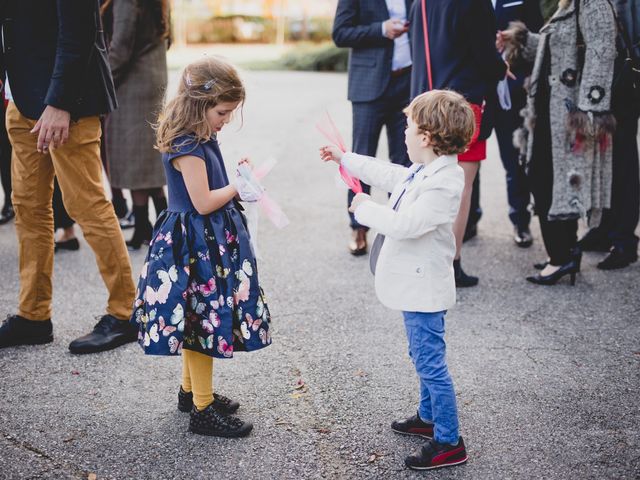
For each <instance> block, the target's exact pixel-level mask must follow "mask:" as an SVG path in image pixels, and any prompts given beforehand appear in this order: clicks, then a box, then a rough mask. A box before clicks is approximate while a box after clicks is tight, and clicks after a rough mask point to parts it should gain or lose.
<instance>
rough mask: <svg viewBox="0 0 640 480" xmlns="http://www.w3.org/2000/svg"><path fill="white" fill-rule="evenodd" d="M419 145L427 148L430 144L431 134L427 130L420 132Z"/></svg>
mask: <svg viewBox="0 0 640 480" xmlns="http://www.w3.org/2000/svg"><path fill="white" fill-rule="evenodd" d="M420 146H421V147H422V148H427V147H429V146H431V134H430V133H429V132H424V133H423V134H422V139H421V142H420Z"/></svg>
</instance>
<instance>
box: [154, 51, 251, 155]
mask: <svg viewBox="0 0 640 480" xmlns="http://www.w3.org/2000/svg"><path fill="white" fill-rule="evenodd" d="M245 96H246V93H245V89H244V85H243V84H242V81H241V80H240V76H239V75H238V72H237V71H236V69H235V68H234V67H233V65H231V64H230V63H228V62H227V61H225V60H223V59H222V58H220V57H215V56H211V57H206V58H203V59H202V60H199V61H197V62H194V63H191V64H190V65H188V66H187V67H186V68H185V69H184V71H183V72H182V77H181V79H180V85H179V86H178V93H177V94H176V96H175V97H174V98H173V99H172V100H170V101H169V102H168V103H167V104H166V105H165V107H164V109H163V111H162V113H160V115H159V117H158V123H157V124H156V125H154V127H155V129H156V148H157V149H158V150H160V151H161V152H171V151H172V150H173V142H174V140H175V139H176V138H178V137H180V136H182V135H194V136H195V139H196V141H198V142H206V141H208V140H209V139H210V138H211V136H212V135H213V132H212V131H211V127H210V126H209V123H208V122H207V117H206V113H207V110H208V109H209V108H212V107H215V106H216V105H218V104H220V103H236V102H240V104H242V103H244V100H245Z"/></svg>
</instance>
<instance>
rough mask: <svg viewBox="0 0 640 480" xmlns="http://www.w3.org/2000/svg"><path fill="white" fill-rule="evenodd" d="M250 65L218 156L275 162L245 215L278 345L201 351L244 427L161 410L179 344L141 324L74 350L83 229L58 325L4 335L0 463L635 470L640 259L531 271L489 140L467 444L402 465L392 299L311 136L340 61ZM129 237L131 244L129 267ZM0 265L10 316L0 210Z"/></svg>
mask: <svg viewBox="0 0 640 480" xmlns="http://www.w3.org/2000/svg"><path fill="white" fill-rule="evenodd" d="M244 76H245V78H246V81H247V88H248V97H247V103H246V105H245V107H244V110H243V115H242V119H240V118H238V120H237V122H236V123H235V124H232V125H230V126H228V127H227V129H226V130H225V131H224V132H223V133H222V134H221V136H220V141H221V148H222V151H223V153H224V155H225V158H226V161H227V162H228V165H229V167H230V168H231V167H232V165H233V164H234V162H235V161H237V160H238V159H239V158H240V157H241V156H245V155H248V156H250V157H251V158H252V160H253V161H254V163H256V164H260V163H261V162H262V161H266V160H267V159H268V158H275V159H276V160H277V161H278V164H277V166H276V167H275V168H274V170H273V171H272V172H271V173H270V174H269V176H268V177H267V178H266V179H265V184H266V186H267V188H268V191H269V193H270V194H271V196H272V197H273V198H274V199H276V200H277V201H278V202H279V203H280V205H281V206H282V207H283V209H284V210H285V211H286V213H287V215H288V216H289V218H290V220H291V224H290V225H289V226H288V227H286V228H285V229H283V230H278V229H276V228H275V227H273V226H272V225H270V224H269V223H268V221H267V220H266V219H264V217H263V218H261V220H260V228H259V234H258V236H259V245H260V250H261V252H262V257H263V258H262V260H261V262H260V263H259V268H260V276H261V280H262V283H263V286H264V288H265V291H266V293H267V296H268V300H269V305H270V308H271V311H272V314H273V324H272V328H273V345H272V346H271V347H269V348H267V349H264V350H261V351H259V352H255V353H251V354H238V355H236V357H235V358H234V359H233V360H221V361H217V362H216V363H215V378H214V385H215V388H216V389H217V391H219V392H220V393H222V394H225V395H227V396H229V397H232V398H234V399H237V400H239V401H240V402H241V404H242V406H241V409H240V410H239V412H238V414H239V415H241V416H242V418H244V419H247V420H250V421H252V422H253V423H254V430H253V432H252V434H251V435H250V437H248V438H246V439H241V440H229V439H220V438H209V437H201V436H197V435H193V434H190V433H188V432H187V425H188V415H187V414H183V413H180V412H179V411H178V410H177V409H176V401H177V391H178V385H179V379H180V376H179V375H180V368H181V361H180V359H178V358H165V357H145V355H143V353H142V351H141V349H140V348H139V347H138V346H137V345H136V344H130V345H127V346H125V347H122V348H119V349H116V350H113V351H110V352H104V353H101V354H95V355H87V356H74V355H71V354H70V353H69V352H68V350H67V346H68V344H69V342H70V341H71V340H73V339H74V338H76V337H78V336H80V335H82V334H84V333H86V332H88V331H89V330H90V329H91V328H92V326H93V324H94V323H95V318H94V317H96V316H98V315H101V314H102V313H103V311H104V306H105V304H106V291H105V289H104V286H103V284H102V282H101V278H100V276H99V274H98V271H97V268H96V265H95V260H94V258H93V254H92V252H91V250H90V248H89V246H88V244H87V243H86V242H85V241H84V240H83V239H81V249H80V251H78V252H61V253H59V254H56V257H55V261H56V264H55V275H54V301H53V304H54V305H53V306H54V316H53V322H54V335H55V341H54V342H53V343H52V344H49V345H45V346H37V347H18V348H10V349H3V350H0V478H2V479H66V478H98V479H101V478H110V479H173V478H175V479H191V478H194V479H200V478H202V479H209V478H211V479H213V478H247V479H319V478H327V479H334V478H335V479H392V478H393V479H396V478H397V479H418V478H439V479H483V480H489V479H540V478H544V479H637V478H640V447H639V445H640V407H639V405H640V294H639V288H638V283H639V280H640V263H636V264H634V265H633V266H631V267H629V268H627V269H624V270H621V271H615V272H602V271H600V270H597V269H596V268H595V265H596V263H597V262H598V261H599V260H600V259H601V258H602V256H603V254H591V253H587V254H585V258H584V260H583V268H582V273H581V274H580V275H579V276H578V280H577V284H576V286H574V287H571V286H569V284H568V282H567V281H566V280H565V281H562V282H560V284H559V285H556V286H554V287H542V286H535V285H531V284H529V283H527V282H526V281H525V276H527V275H530V274H531V273H532V272H533V268H532V264H533V263H534V262H536V261H540V260H542V259H544V258H545V253H544V249H543V246H542V241H541V239H540V235H539V228H538V223H537V220H534V222H533V224H532V230H533V232H534V234H535V243H534V245H533V246H532V247H531V248H529V249H520V248H517V247H516V246H515V245H514V243H513V240H512V233H513V232H512V228H511V226H510V223H509V220H508V216H507V203H506V187H505V178H504V170H503V168H502V166H501V163H500V160H499V157H498V155H497V147H496V143H495V140H494V139H492V140H491V142H490V147H489V159H488V160H487V161H486V162H484V164H483V166H482V173H481V179H482V188H481V190H482V206H483V209H484V216H483V218H482V221H481V223H480V226H479V235H478V237H477V238H475V239H473V240H472V241H470V242H468V243H467V244H465V247H464V251H463V265H464V267H465V269H466V270H467V271H468V272H469V273H471V274H477V275H478V276H479V277H480V284H479V286H478V287H476V288H472V289H468V290H463V291H459V298H458V304H457V305H456V306H455V307H454V308H452V309H451V310H450V311H449V313H448V315H447V342H448V352H447V353H448V361H449V366H450V370H451V374H452V376H453V379H454V382H455V386H456V391H457V399H458V407H459V414H460V424H461V433H462V435H463V436H464V438H465V441H466V444H467V448H468V452H469V462H468V463H467V464H466V465H464V466H460V467H455V468H451V469H446V470H440V471H436V472H427V473H416V472H412V471H409V470H407V469H406V468H405V467H404V463H403V459H404V457H405V456H406V455H407V454H409V453H411V452H412V451H413V450H415V449H417V448H419V447H420V445H421V443H422V442H421V440H420V439H417V438H408V437H401V436H398V435H396V434H394V433H393V432H391V430H390V428H389V424H390V423H391V421H392V420H394V419H396V418H401V417H405V416H409V415H412V414H413V413H414V412H415V410H416V406H417V400H418V384H417V379H416V376H415V372H414V370H413V367H412V365H411V363H410V360H409V356H408V354H407V342H406V337H405V333H404V330H403V324H402V319H401V314H400V313H399V312H395V311H391V310H388V309H386V308H384V307H382V306H381V305H380V304H379V302H378V301H377V299H376V298H375V294H374V292H373V278H372V277H371V275H370V273H369V269H368V262H367V260H366V258H353V257H351V256H350V255H349V253H348V252H347V242H348V239H349V230H348V219H347V215H346V210H345V207H346V198H345V197H346V191H345V190H344V189H342V188H339V186H338V185H337V184H336V181H335V170H334V168H333V166H332V165H324V164H323V163H322V162H321V161H320V160H319V158H318V154H317V152H318V147H319V146H320V145H322V144H323V143H324V142H323V138H322V137H321V135H320V134H319V133H318V132H317V130H316V129H315V127H314V125H315V123H316V122H317V121H318V120H319V119H320V118H321V117H322V115H323V114H324V112H325V111H329V112H330V113H331V115H332V116H333V118H334V119H335V122H336V124H337V125H338V128H339V129H340V130H342V132H343V133H344V136H345V137H346V138H347V141H348V139H349V137H350V125H351V110H350V104H349V103H348V102H347V100H346V92H347V88H346V84H347V82H346V76H345V75H343V74H317V73H285V72H249V73H245V75H244ZM173 79H174V82H175V73H174V74H173ZM386 152H387V149H386V141H385V137H382V140H381V142H380V156H381V157H384V156H385V155H386ZM158 168H161V167H160V163H159V164H158ZM375 197H376V198H377V199H378V200H379V201H383V200H384V198H385V196H384V194H382V193H381V192H376V193H375ZM125 235H126V236H127V237H128V236H129V235H130V233H129V232H127V233H125ZM144 255H145V252H144V251H139V252H134V253H132V254H131V260H132V263H133V267H134V271H135V272H136V273H137V272H138V271H139V269H140V267H141V265H142V262H143V259H144ZM0 265H1V266H2V267H1V272H2V273H1V275H0V307H1V308H0V313H7V314H8V313H11V312H15V308H16V305H17V297H18V262H17V247H16V238H15V232H14V229H13V226H12V225H5V226H1V227H0Z"/></svg>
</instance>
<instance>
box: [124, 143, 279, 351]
mask: <svg viewBox="0 0 640 480" xmlns="http://www.w3.org/2000/svg"><path fill="white" fill-rule="evenodd" d="M173 145H174V151H175V153H165V154H163V156H162V160H163V163H164V167H165V173H166V176H167V184H168V188H169V207H168V209H167V210H165V211H164V212H162V213H161V214H160V216H159V218H158V220H157V222H156V225H155V228H154V234H153V237H152V241H151V243H150V245H149V253H148V254H147V258H146V261H145V264H144V266H143V267H142V272H141V274H140V280H139V282H138V289H137V292H136V300H135V303H134V310H133V314H132V316H131V322H135V323H136V324H137V325H138V326H139V328H140V333H139V341H140V344H141V346H142V347H143V349H144V351H145V353H147V354H151V355H178V354H180V352H181V349H182V348H186V349H189V350H194V351H196V352H200V353H204V354H205V355H209V356H212V357H218V358H229V357H232V356H233V352H234V351H252V350H258V349H260V348H263V347H265V346H267V345H269V344H271V335H270V333H269V323H270V321H271V318H270V314H269V309H268V307H267V303H266V301H265V298H264V293H263V291H262V289H261V288H260V285H259V282H258V270H257V267H256V260H255V257H254V254H253V249H252V247H251V243H250V238H249V232H248V230H247V227H246V220H245V218H244V216H243V215H242V213H241V212H240V210H239V208H238V204H237V203H236V202H235V201H231V202H229V203H228V204H226V205H225V206H224V207H222V208H220V209H219V210H216V211H215V212H213V213H210V214H209V215H200V214H198V212H197V211H196V209H195V207H194V206H193V204H192V202H191V199H190V198H189V194H188V192H187V188H186V186H185V184H184V180H183V178H182V174H181V173H180V172H179V171H178V170H176V169H175V168H174V167H173V166H172V164H171V160H173V159H174V158H176V157H180V156H184V155H192V156H196V157H200V158H202V159H203V161H204V162H205V163H206V167H207V176H208V180H209V188H210V189H212V190H213V189H219V188H223V187H225V186H226V185H228V184H229V180H228V178H227V174H226V171H225V168H224V163H223V161H222V154H221V153H220V149H219V147H218V143H217V141H216V140H215V139H211V140H209V141H208V142H206V143H197V142H196V141H195V140H194V138H193V137H190V136H183V137H179V138H178V139H176V141H175V142H174V144H173Z"/></svg>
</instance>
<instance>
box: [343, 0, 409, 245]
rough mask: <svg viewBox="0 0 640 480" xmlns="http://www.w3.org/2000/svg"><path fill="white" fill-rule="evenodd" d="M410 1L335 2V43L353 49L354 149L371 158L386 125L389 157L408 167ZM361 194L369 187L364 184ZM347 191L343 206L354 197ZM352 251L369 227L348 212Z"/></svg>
mask: <svg viewBox="0 0 640 480" xmlns="http://www.w3.org/2000/svg"><path fill="white" fill-rule="evenodd" d="M412 1H413V0H386V1H383V0H375V1H371V0H339V1H338V7H337V10H336V17H335V21H334V24H333V41H334V42H335V44H336V45H337V46H338V47H348V48H350V49H351V55H350V56H349V92H348V98H349V100H350V101H351V105H352V110H353V152H354V153H359V154H361V155H368V156H370V157H375V155H376V151H377V149H378V141H379V140H380V132H381V131H382V127H383V126H385V127H386V129H387V140H388V144H389V158H390V159H391V162H392V163H394V164H397V165H403V166H408V165H410V161H409V156H408V154H407V147H406V145H405V144H404V130H405V128H406V125H407V121H406V118H405V115H404V113H403V112H402V110H403V109H404V108H405V107H406V106H407V105H408V104H409V86H410V80H411V65H412V60H411V46H410V42H409V34H408V23H407V15H408V12H409V10H410V8H411V3H412ZM363 191H364V193H369V191H370V187H369V186H368V185H364V184H363ZM353 196H354V194H353V192H351V191H349V194H348V198H347V207H348V206H349V205H351V201H352V200H353ZM349 217H350V219H351V229H352V230H353V239H352V241H351V243H350V245H349V251H350V252H351V254H352V255H356V256H359V255H364V254H366V253H367V230H368V228H367V227H365V226H363V225H360V224H359V223H358V222H357V221H356V219H355V217H354V215H353V213H349Z"/></svg>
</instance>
